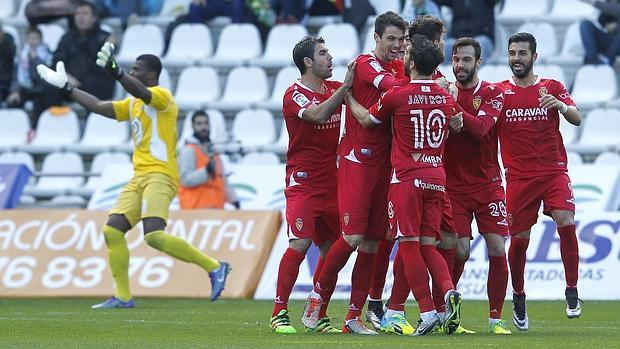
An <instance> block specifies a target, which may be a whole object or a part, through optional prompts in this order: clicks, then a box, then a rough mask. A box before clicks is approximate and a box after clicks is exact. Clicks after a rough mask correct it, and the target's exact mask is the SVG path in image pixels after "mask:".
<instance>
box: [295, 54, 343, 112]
mask: <svg viewBox="0 0 620 349" xmlns="http://www.w3.org/2000/svg"><path fill="white" fill-rule="evenodd" d="M347 68H348V69H347V75H345V77H344V81H343V82H342V86H340V88H338V89H337V90H336V92H334V94H333V95H332V96H331V97H329V98H328V99H327V100H326V101H325V102H323V103H321V104H317V105H311V106H309V107H308V108H307V109H306V110H305V111H304V113H303V115H302V118H303V119H304V120H306V121H309V122H312V123H315V124H322V123H324V122H325V121H327V119H329V118H330V117H331V115H332V114H333V113H334V110H336V108H338V107H339V106H340V105H341V104H342V101H343V99H344V96H345V95H346V94H347V92H349V90H350V89H351V86H353V77H354V76H355V62H351V63H349V65H348V66H347Z"/></svg>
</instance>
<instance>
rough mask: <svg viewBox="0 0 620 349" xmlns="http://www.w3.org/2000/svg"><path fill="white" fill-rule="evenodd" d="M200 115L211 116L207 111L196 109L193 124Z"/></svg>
mask: <svg viewBox="0 0 620 349" xmlns="http://www.w3.org/2000/svg"><path fill="white" fill-rule="evenodd" d="M199 116H205V117H207V119H208V118H209V115H208V114H207V112H206V111H204V110H196V111H195V112H194V114H192V124H194V121H196V118H197V117H199Z"/></svg>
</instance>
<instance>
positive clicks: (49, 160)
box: [24, 152, 84, 197]
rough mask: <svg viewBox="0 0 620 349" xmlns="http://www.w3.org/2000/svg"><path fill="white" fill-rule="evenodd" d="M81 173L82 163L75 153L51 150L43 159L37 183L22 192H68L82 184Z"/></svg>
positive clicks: (35, 194) (36, 194) (46, 194)
mask: <svg viewBox="0 0 620 349" xmlns="http://www.w3.org/2000/svg"><path fill="white" fill-rule="evenodd" d="M83 173H84V163H83V161H82V158H81V157H80V156H79V155H78V154H77V153H73V152H53V153H50V154H48V155H46V156H45V158H44V159H43V165H42V166H41V177H40V178H39V180H38V181H37V183H36V184H35V185H34V186H33V187H31V188H26V190H25V191H24V192H25V193H27V194H30V195H34V196H43V197H52V196H56V195H61V194H70V193H71V191H72V190H73V189H75V188H79V187H81V186H82V185H83V184H84V176H83Z"/></svg>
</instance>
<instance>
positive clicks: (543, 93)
mask: <svg viewBox="0 0 620 349" xmlns="http://www.w3.org/2000/svg"><path fill="white" fill-rule="evenodd" d="M538 93H539V94H540V96H541V97H544V96H546V95H547V93H548V92H547V88H546V87H544V86H543V87H541V88H539V89H538Z"/></svg>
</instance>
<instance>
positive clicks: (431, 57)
mask: <svg viewBox="0 0 620 349" xmlns="http://www.w3.org/2000/svg"><path fill="white" fill-rule="evenodd" d="M410 39H411V45H409V46H408V47H407V49H408V50H409V57H410V59H412V60H413V62H414V63H415V70H416V71H417V72H418V73H419V74H421V75H432V74H433V72H434V71H435V69H437V67H438V66H439V64H441V62H443V58H444V57H443V52H442V50H441V49H440V48H439V46H437V45H436V44H435V43H434V42H433V41H431V40H430V39H429V38H427V37H426V36H424V35H420V34H415V35H413V36H412V37H411V38H410Z"/></svg>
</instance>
